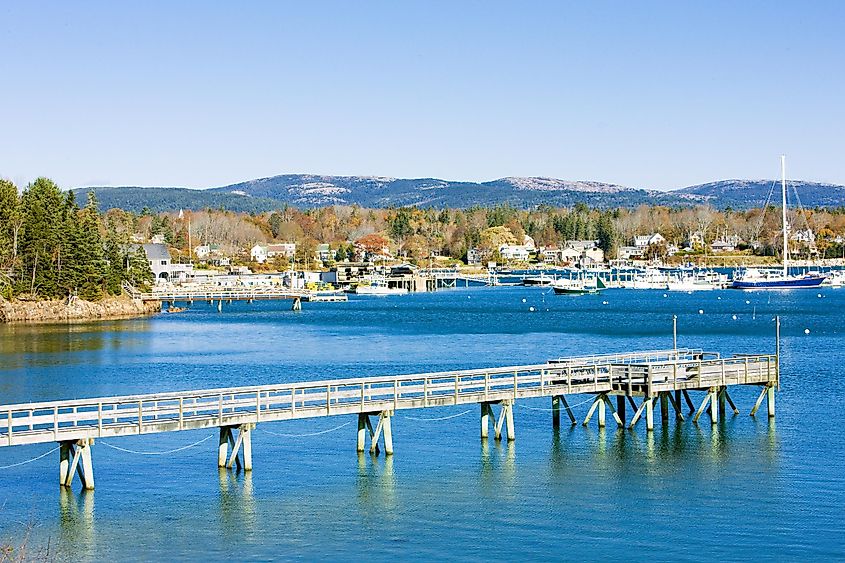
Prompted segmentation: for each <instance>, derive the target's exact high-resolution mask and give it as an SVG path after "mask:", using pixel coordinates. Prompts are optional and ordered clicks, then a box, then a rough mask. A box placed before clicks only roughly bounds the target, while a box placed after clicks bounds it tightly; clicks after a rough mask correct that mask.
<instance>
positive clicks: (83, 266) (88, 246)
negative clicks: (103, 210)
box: [73, 192, 108, 300]
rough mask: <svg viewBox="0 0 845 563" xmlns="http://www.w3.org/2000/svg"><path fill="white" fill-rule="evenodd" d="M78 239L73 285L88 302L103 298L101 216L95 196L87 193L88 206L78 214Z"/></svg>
mask: <svg viewBox="0 0 845 563" xmlns="http://www.w3.org/2000/svg"><path fill="white" fill-rule="evenodd" d="M77 216H78V225H77V237H76V245H75V248H74V253H73V255H74V258H75V263H74V264H73V267H74V281H75V284H76V288H77V292H78V295H79V297H81V298H83V299H87V300H96V299H100V298H101V297H102V296H103V292H104V288H105V280H106V273H107V269H108V268H107V263H106V259H105V254H104V248H103V238H102V234H101V233H100V215H99V212H98V210H97V198H96V196H95V195H94V192H88V202H87V203H86V204H85V207H84V208H83V209H81V210H80V211H79V212H78V213H77Z"/></svg>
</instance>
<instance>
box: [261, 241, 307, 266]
mask: <svg viewBox="0 0 845 563" xmlns="http://www.w3.org/2000/svg"><path fill="white" fill-rule="evenodd" d="M294 254H296V244H295V243H292V242H285V243H281V244H267V245H261V244H256V245H255V246H253V247H252V248H251V249H250V251H249V255H250V257H251V258H252V259H253V260H254V261H256V262H258V263H259V264H263V263H264V262H266V261H267V260H268V259H271V258H275V257H276V256H285V257H287V258H292V257H293V255H294Z"/></svg>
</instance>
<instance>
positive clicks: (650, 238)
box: [634, 233, 666, 248]
mask: <svg viewBox="0 0 845 563" xmlns="http://www.w3.org/2000/svg"><path fill="white" fill-rule="evenodd" d="M665 242H666V239H665V238H663V235H661V234H660V233H651V234H650V235H639V236H637V237H635V238H634V246H636V247H637V248H648V247H649V246H651V245H652V244H663V243H665Z"/></svg>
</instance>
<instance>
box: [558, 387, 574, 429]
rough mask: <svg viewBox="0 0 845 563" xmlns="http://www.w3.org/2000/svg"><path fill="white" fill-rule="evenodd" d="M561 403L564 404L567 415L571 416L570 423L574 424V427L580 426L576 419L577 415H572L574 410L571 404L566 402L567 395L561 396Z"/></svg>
mask: <svg viewBox="0 0 845 563" xmlns="http://www.w3.org/2000/svg"><path fill="white" fill-rule="evenodd" d="M559 397H560V402H561V403H563V408H565V409H566V414H567V416H569V422H571V423H572V426H575V425H576V424H578V421H577V420H576V419H575V415H574V414H573V413H572V409H571V408H570V406H569V403H568V402H567V401H566V396H565V395H559Z"/></svg>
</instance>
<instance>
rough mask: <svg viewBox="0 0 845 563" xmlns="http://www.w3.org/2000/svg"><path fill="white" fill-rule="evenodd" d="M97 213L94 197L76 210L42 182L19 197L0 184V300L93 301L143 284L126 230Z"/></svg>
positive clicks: (140, 257)
mask: <svg viewBox="0 0 845 563" xmlns="http://www.w3.org/2000/svg"><path fill="white" fill-rule="evenodd" d="M97 207H98V206H97V200H96V198H95V197H94V194H93V193H89V194H88V198H87V201H86V202H85V204H84V205H83V206H81V207H80V205H79V204H77V202H76V200H75V197H74V194H73V192H70V191H68V192H62V191H61V190H60V189H59V187H58V186H57V185H56V184H55V183H54V182H52V181H51V180H49V179H47V178H38V179H37V180H35V181H34V182H32V183H31V184H29V185H28V186H26V188H25V189H24V190H23V192H22V193H20V194H19V192H18V189H17V187H16V186H15V185H14V184H13V183H12V182H9V181H7V180H0V295H2V296H3V297H5V298H7V299H11V298H12V297H19V298H31V299H58V298H67V297H71V296H77V297H79V298H82V299H86V300H98V299H101V298H102V297H104V296H106V295H118V294H120V293H121V291H122V286H123V283H124V282H129V283H132V284H133V285H135V286H142V287H143V286H145V285H148V284H150V283H151V282H152V272H151V270H150V267H149V263H148V262H147V258H146V255H145V254H144V251H143V249H142V248H140V247H139V246H138V245H132V244H130V236H131V228H127V225H125V224H124V222H121V221H115V220H114V217H115V214H112V217H105V216H103V215H101V214H100V212H99V210H98V208H97ZM117 215H118V216H119V215H121V213H120V212H118V213H117Z"/></svg>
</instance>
